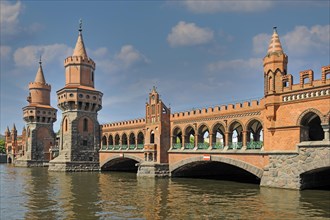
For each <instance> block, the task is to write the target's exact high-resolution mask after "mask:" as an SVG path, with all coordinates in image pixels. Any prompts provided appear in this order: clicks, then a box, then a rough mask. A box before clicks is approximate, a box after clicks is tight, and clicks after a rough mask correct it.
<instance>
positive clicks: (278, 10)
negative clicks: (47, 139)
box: [0, 0, 330, 134]
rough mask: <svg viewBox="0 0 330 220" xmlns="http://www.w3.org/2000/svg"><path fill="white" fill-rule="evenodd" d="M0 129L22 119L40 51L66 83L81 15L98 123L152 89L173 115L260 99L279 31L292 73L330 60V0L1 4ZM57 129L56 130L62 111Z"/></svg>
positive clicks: (137, 104)
mask: <svg viewBox="0 0 330 220" xmlns="http://www.w3.org/2000/svg"><path fill="white" fill-rule="evenodd" d="M0 4H1V5H0V10H1V11H0V12H1V13H0V15H1V19H0V34H1V38H0V40H1V41H0V45H1V46H0V52H1V53H0V55H1V59H0V62H1V63H0V64H1V66H0V71H1V90H0V98H1V118H0V123H1V124H0V125H1V128H0V129H1V130H0V133H2V134H3V133H4V131H5V129H6V127H7V125H8V126H9V127H10V128H11V127H12V124H13V123H16V127H17V129H18V132H19V133H20V132H21V130H22V127H23V125H24V121H23V119H22V107H24V106H26V105H27V104H28V103H27V101H26V97H27V95H28V93H29V92H28V83H29V82H31V81H33V80H34V78H35V74H36V72H37V69H38V60H39V56H40V55H41V56H42V60H43V69H44V74H45V78H46V81H47V82H48V83H50V84H51V85H52V94H51V99H52V101H51V102H52V106H53V107H55V108H56V106H57V103H56V91H57V90H59V89H61V88H62V87H63V86H64V82H65V81H64V67H63V61H64V59H65V58H66V57H67V56H70V55H71V54H72V52H73V47H74V46H75V43H76V40H77V36H78V24H79V19H80V18H81V19H82V20H83V36H84V42H85V46H86V47H87V54H88V56H89V57H91V58H92V59H93V60H94V61H95V62H96V71H95V81H96V83H95V84H96V88H97V89H98V90H100V91H102V92H103V93H104V96H103V109H102V110H101V111H100V112H99V122H100V123H107V122H113V121H121V120H128V119H134V118H140V117H144V114H145V102H146V98H147V97H148V93H149V91H150V89H151V88H152V86H153V85H155V86H156V87H157V90H158V92H159V93H160V95H161V98H162V100H163V101H164V102H165V104H167V105H168V106H169V105H170V107H171V109H172V112H178V111H183V110H187V109H191V108H199V107H207V106H214V105H217V104H221V103H228V102H235V101H239V100H245V99H250V98H256V97H262V96H263V69H262V58H263V57H264V55H265V54H266V51H267V46H268V43H269V40H270V37H271V34H272V27H273V26H277V27H278V33H279V36H280V39H281V42H282V46H283V49H284V51H285V53H286V54H287V55H288V56H289V64H288V72H289V73H291V74H292V75H293V76H294V83H297V82H298V81H299V78H298V77H299V71H302V70H306V69H313V70H314V74H315V78H316V79H319V78H320V75H321V74H320V70H321V67H322V66H325V65H329V63H330V55H329V50H330V46H329V42H330V37H329V33H330V26H329V20H330V15H329V9H330V5H329V4H330V3H329V1H327V0H325V1H315V0H314V1H298V0H296V1H293V0H292V1H262V0H258V1H248V0H245V1H235V0H232V1H229V0H228V1H196V0H195V1H184V0H182V1H3V0H1V1H0ZM57 118H58V120H57V122H56V123H55V125H54V130H55V131H57V130H58V129H59V124H60V121H61V111H60V110H59V111H58V115H57Z"/></svg>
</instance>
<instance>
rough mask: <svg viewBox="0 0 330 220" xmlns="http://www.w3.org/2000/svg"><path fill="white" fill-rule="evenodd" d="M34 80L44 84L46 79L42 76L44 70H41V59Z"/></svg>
mask: <svg viewBox="0 0 330 220" xmlns="http://www.w3.org/2000/svg"><path fill="white" fill-rule="evenodd" d="M34 82H38V83H43V84H46V80H45V77H44V72H43V70H42V65H41V61H39V68H38V72H37V75H36V78H35V80H34Z"/></svg>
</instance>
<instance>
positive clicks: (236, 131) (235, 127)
mask: <svg viewBox="0 0 330 220" xmlns="http://www.w3.org/2000/svg"><path fill="white" fill-rule="evenodd" d="M242 132H243V126H242V125H241V124H240V123H239V122H237V121H235V122H233V123H232V124H231V125H230V126H229V137H228V139H229V140H228V142H229V144H228V145H229V146H228V148H229V149H241V148H242V144H243V143H242V139H243V133H242Z"/></svg>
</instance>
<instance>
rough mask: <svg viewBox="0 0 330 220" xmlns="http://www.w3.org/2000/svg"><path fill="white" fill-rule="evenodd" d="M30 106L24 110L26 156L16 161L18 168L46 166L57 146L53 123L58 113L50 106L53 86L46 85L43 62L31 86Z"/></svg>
mask: <svg viewBox="0 0 330 220" xmlns="http://www.w3.org/2000/svg"><path fill="white" fill-rule="evenodd" d="M29 91H30V94H29V96H28V97H27V101H28V102H29V105H28V106H25V107H24V108H23V118H24V121H25V122H26V123H27V128H26V131H25V132H23V135H24V133H25V135H26V137H24V138H25V139H26V145H25V149H24V150H23V151H24V155H22V157H20V158H18V159H17V160H16V161H15V165H16V166H24V167H30V166H45V165H47V163H48V162H49V160H50V154H49V150H50V147H51V146H53V145H54V144H55V137H56V136H55V133H54V131H53V123H54V122H55V121H56V112H57V110H56V109H54V108H53V107H52V106H51V105H50V91H51V86H50V85H49V84H47V83H46V81H45V77H44V73H43V70H42V65H41V60H40V61H39V69H38V71H37V74H36V78H35V80H34V82H31V83H30V84H29Z"/></svg>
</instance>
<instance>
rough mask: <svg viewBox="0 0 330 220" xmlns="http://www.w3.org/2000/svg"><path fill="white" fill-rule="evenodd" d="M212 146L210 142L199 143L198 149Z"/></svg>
mask: <svg viewBox="0 0 330 220" xmlns="http://www.w3.org/2000/svg"><path fill="white" fill-rule="evenodd" d="M209 147H210V144H209V143H197V149H199V150H201V149H204V150H205V149H208V148H209Z"/></svg>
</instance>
